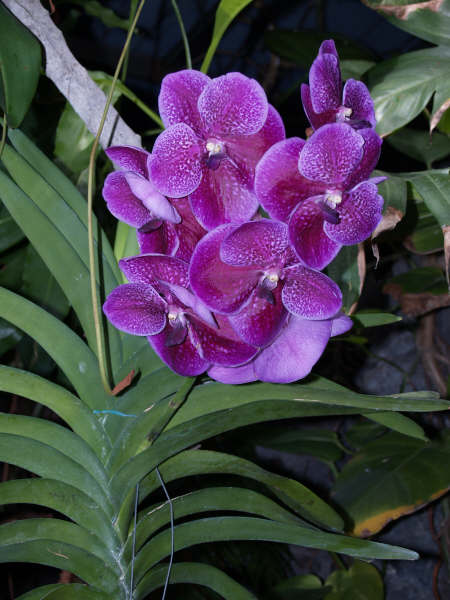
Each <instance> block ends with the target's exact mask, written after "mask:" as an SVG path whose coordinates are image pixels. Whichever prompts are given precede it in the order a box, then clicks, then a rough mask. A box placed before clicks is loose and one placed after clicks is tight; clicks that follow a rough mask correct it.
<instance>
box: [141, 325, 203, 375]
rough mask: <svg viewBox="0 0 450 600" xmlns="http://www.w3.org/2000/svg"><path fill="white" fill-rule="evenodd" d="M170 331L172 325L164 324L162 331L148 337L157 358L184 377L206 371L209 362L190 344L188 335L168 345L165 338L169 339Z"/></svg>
mask: <svg viewBox="0 0 450 600" xmlns="http://www.w3.org/2000/svg"><path fill="white" fill-rule="evenodd" d="M171 333H172V327H171V326H170V325H166V328H165V329H164V331H162V332H161V333H159V334H158V335H152V336H151V337H149V338H148V341H149V342H150V345H151V347H152V348H153V350H154V351H155V352H156V354H157V355H158V356H159V358H160V359H161V360H162V361H163V362H165V363H166V365H168V366H169V367H170V368H171V369H172V371H175V373H178V374H179V375H183V376H184V377H194V376H195V375H200V373H203V372H204V371H206V370H207V369H208V367H209V366H210V365H211V363H209V362H208V361H206V360H205V359H204V358H202V357H201V356H200V354H199V353H198V350H197V348H195V346H194V345H193V344H192V341H191V339H190V337H189V335H187V336H186V338H185V340H184V342H183V343H182V344H176V345H173V346H168V345H167V340H168V339H170V337H169V336H170V334H171Z"/></svg>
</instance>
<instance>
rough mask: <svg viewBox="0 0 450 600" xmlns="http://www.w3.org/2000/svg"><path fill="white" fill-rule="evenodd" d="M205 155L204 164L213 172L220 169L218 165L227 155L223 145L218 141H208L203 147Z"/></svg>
mask: <svg viewBox="0 0 450 600" xmlns="http://www.w3.org/2000/svg"><path fill="white" fill-rule="evenodd" d="M205 148H206V152H207V155H206V156H205V162H206V166H207V167H208V169H212V170H213V171H215V170H216V169H218V168H219V167H220V163H221V162H222V160H223V159H224V158H226V156H227V153H226V150H225V144H223V142H220V141H219V140H215V139H210V140H208V141H207V142H206V145H205Z"/></svg>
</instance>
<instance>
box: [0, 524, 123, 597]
mask: <svg viewBox="0 0 450 600" xmlns="http://www.w3.org/2000/svg"><path fill="white" fill-rule="evenodd" d="M0 562H33V563H38V564H42V565H49V566H52V567H56V568H58V569H65V570H69V571H71V572H72V573H74V574H75V575H77V576H78V577H81V579H83V580H84V581H86V582H87V583H89V584H91V585H94V586H96V587H97V588H98V589H100V590H104V591H105V592H109V593H111V594H112V596H111V597H113V598H114V597H117V598H120V597H121V595H120V593H119V594H118V595H117V596H115V593H117V591H118V590H117V582H118V580H119V573H118V567H117V565H115V564H114V561H113V558H112V556H111V555H110V554H109V553H108V552H107V551H106V549H105V548H104V547H103V546H102V544H101V543H100V542H99V541H98V540H97V539H96V538H95V536H93V535H91V534H89V533H88V532H87V531H85V530H83V529H82V528H81V527H79V526H78V525H75V524H74V523H68V522H67V521H61V520H60V519H43V518H41V519H24V520H20V521H14V522H12V523H6V524H4V525H2V526H0Z"/></svg>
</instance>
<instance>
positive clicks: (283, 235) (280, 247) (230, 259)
mask: <svg viewBox="0 0 450 600" xmlns="http://www.w3.org/2000/svg"><path fill="white" fill-rule="evenodd" d="M288 245H289V237H288V228H287V225H286V224H285V223H281V222H280V221H270V220H269V219H261V220H260V221H250V222H249V223H243V224H242V225H240V226H239V227H237V228H236V229H234V230H233V231H232V232H231V233H230V234H229V235H227V237H226V238H225V239H224V240H223V242H222V244H221V246H220V258H221V260H222V261H223V262H225V263H227V264H229V265H234V266H238V267H243V266H254V267H259V268H262V269H264V268H265V267H266V266H268V265H272V264H273V263H274V261H276V259H279V258H280V257H281V255H282V254H283V253H284V252H285V250H286V248H287V247H288Z"/></svg>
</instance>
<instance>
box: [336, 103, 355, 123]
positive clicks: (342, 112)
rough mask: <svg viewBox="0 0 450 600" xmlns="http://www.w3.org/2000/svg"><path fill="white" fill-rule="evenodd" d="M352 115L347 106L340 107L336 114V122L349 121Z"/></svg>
mask: <svg viewBox="0 0 450 600" xmlns="http://www.w3.org/2000/svg"><path fill="white" fill-rule="evenodd" d="M352 114H353V110H352V109H351V108H349V107H348V106H340V107H339V108H338V110H337V112H336V121H337V122H338V123H339V122H345V121H348V120H349V119H350V117H351V116H352Z"/></svg>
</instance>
